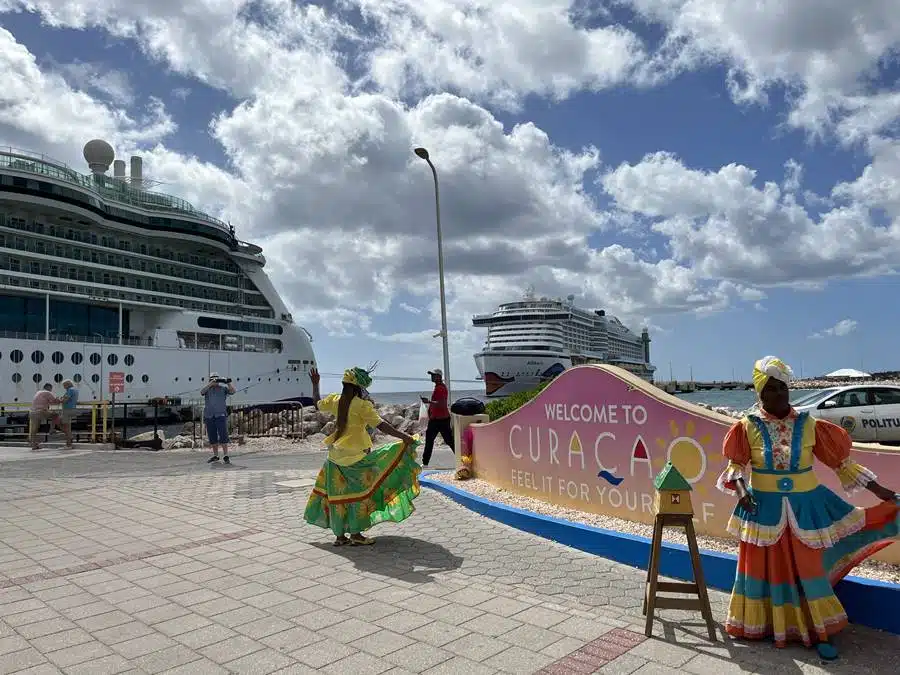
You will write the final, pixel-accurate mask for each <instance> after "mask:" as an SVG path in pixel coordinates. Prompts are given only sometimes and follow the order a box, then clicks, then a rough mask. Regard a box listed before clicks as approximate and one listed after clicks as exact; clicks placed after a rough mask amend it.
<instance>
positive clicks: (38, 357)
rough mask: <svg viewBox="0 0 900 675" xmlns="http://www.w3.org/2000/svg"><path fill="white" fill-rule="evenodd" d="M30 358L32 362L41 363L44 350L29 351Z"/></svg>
mask: <svg viewBox="0 0 900 675" xmlns="http://www.w3.org/2000/svg"><path fill="white" fill-rule="evenodd" d="M31 360H32V362H33V363H43V361H44V352H41V351H33V352H31Z"/></svg>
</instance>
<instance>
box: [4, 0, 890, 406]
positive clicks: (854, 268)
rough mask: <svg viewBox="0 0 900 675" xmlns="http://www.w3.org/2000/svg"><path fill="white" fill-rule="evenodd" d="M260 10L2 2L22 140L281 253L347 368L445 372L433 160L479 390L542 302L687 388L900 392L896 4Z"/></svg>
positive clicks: (300, 311) (455, 336) (307, 313)
mask: <svg viewBox="0 0 900 675" xmlns="http://www.w3.org/2000/svg"><path fill="white" fill-rule="evenodd" d="M234 4H235V5H238V7H237V10H238V11H237V13H236V14H235V15H231V14H230V12H232V11H234V8H233V7H228V8H225V7H220V6H219V4H218V3H199V4H197V6H196V7H194V9H193V10H192V11H191V12H187V11H186V10H179V9H177V8H167V7H166V6H158V5H156V4H154V3H149V2H140V1H137V2H128V3H126V2H124V0H121V1H119V0H111V1H110V2H109V3H106V4H105V5H104V6H100V7H95V6H94V5H93V4H89V3H79V2H63V1H51V0H43V1H40V2H34V3H30V7H31V8H32V9H33V10H34V11H30V12H21V11H17V10H21V6H20V3H17V2H12V0H0V10H3V9H7V10H14V11H11V12H6V13H2V14H0V27H2V29H0V47H2V54H0V58H3V59H4V60H5V63H3V64H0V72H5V73H7V74H6V75H5V76H4V77H11V75H10V73H12V72H15V73H18V75H17V76H16V77H15V79H14V80H11V82H10V83H8V84H10V86H7V87H5V91H6V93H5V94H4V93H2V92H0V143H2V144H11V145H16V146H22V145H25V146H26V147H28V148H29V149H33V150H38V151H42V152H47V153H48V154H52V155H54V156H57V157H60V158H61V159H64V160H65V161H68V162H69V163H71V164H72V165H73V166H76V167H78V168H79V169H81V170H86V167H84V166H83V160H82V159H81V158H80V149H81V145H82V144H83V143H84V142H86V141H87V140H88V139H89V138H92V137H95V136H103V137H105V138H107V140H109V141H110V142H111V143H113V145H114V146H115V147H116V148H117V151H118V152H119V153H120V154H121V155H123V156H126V155H127V154H131V153H132V152H140V154H142V155H143V156H144V157H145V163H146V165H147V170H148V173H150V174H151V175H152V177H153V178H156V179H158V180H160V181H162V185H161V186H160V188H159V189H161V190H163V191H168V192H173V193H176V194H179V195H181V196H184V197H185V198H187V199H189V200H191V201H192V202H194V203H195V204H196V205H197V206H199V207H201V208H204V209H208V210H210V211H212V212H215V213H216V214H217V215H220V216H225V217H227V218H228V219H229V220H230V221H231V222H233V223H234V224H235V226H236V227H237V230H238V234H239V236H241V237H243V238H247V239H252V240H253V241H256V242H258V243H260V244H261V245H262V246H264V248H265V251H266V255H267V258H268V259H269V274H270V276H271V277H272V278H273V281H274V283H275V284H276V286H277V287H278V288H279V290H280V291H281V293H282V295H283V296H284V297H285V299H286V300H287V301H288V303H289V304H290V305H291V307H292V309H293V310H294V314H295V316H296V317H298V318H299V319H300V320H302V321H303V322H304V325H306V326H307V328H308V329H309V330H310V331H311V332H312V333H313V335H314V336H315V338H316V340H315V348H316V353H317V357H318V360H319V362H320V364H322V367H323V370H326V371H327V372H339V371H340V370H341V369H343V367H345V366H346V365H349V364H350V363H351V362H355V361H357V360H360V359H361V360H362V361H366V362H371V361H374V360H376V359H377V360H379V361H380V362H381V366H380V367H379V371H380V372H381V373H382V374H383V375H392V376H398V377H399V376H403V377H417V376H419V375H420V374H421V373H422V371H423V370H425V369H426V368H428V367H433V366H435V365H440V361H441V356H440V341H439V340H438V339H434V338H433V337H431V336H432V335H433V333H435V332H436V331H437V329H438V328H439V313H438V305H437V280H436V271H437V270H436V267H437V266H436V259H435V255H436V247H435V241H434V229H433V228H434V224H433V210H432V209H433V202H432V201H431V200H432V199H433V193H432V191H431V190H432V188H431V184H430V175H429V174H428V171H427V167H425V166H424V165H423V164H421V163H420V162H418V161H417V160H415V158H414V157H412V155H411V153H410V150H411V148H412V147H413V146H415V145H419V144H424V145H426V146H428V147H429V149H430V150H431V152H432V155H433V158H434V160H435V162H436V164H437V166H438V170H439V172H440V175H441V181H442V182H441V187H442V191H441V196H442V206H443V211H442V213H443V216H444V235H445V256H446V265H447V273H448V300H449V307H450V314H451V350H452V361H451V365H452V369H451V370H452V372H453V374H454V379H456V378H459V379H460V380H472V379H473V378H474V376H475V374H476V370H475V367H474V362H473V360H472V354H473V353H474V352H475V351H476V350H477V348H478V347H479V345H480V342H481V340H483V337H484V335H483V333H482V332H480V331H475V330H473V329H472V328H471V325H470V324H471V315H472V314H473V313H476V312H484V311H490V310H491V309H493V308H494V307H495V306H496V304H498V303H499V302H503V301H508V300H513V299H517V298H518V297H519V296H520V295H521V294H522V292H523V291H524V289H525V287H526V286H528V285H529V284H534V286H535V288H536V290H537V292H538V293H539V294H547V295H551V296H565V295H567V294H568V293H574V294H576V297H577V300H576V302H577V303H578V304H580V305H583V306H588V307H597V308H600V307H603V308H606V309H607V310H608V311H610V312H612V313H615V314H618V315H620V316H621V317H622V318H623V320H625V321H626V323H628V324H629V325H631V326H632V327H633V328H634V329H635V330H636V331H639V330H640V328H641V326H643V325H649V326H650V330H651V337H652V338H653V347H652V348H653V352H652V353H653V360H654V363H655V364H656V366H657V367H658V369H659V373H660V375H661V376H662V377H667V376H668V372H669V363H671V364H672V370H673V371H674V373H675V375H676V377H681V378H685V377H687V376H688V374H689V372H691V370H692V371H693V375H694V377H695V378H698V379H713V378H715V379H721V378H730V377H731V376H732V372H734V373H735V375H736V376H737V377H747V376H748V372H749V370H750V368H751V366H752V362H753V360H754V359H755V358H758V357H759V356H762V355H765V354H768V353H775V354H779V355H782V356H783V357H784V358H785V359H787V360H788V361H789V362H792V363H793V364H794V366H795V370H797V371H798V372H799V371H800V370H801V368H802V370H803V372H804V374H806V375H812V374H820V373H823V372H827V371H829V370H832V369H836V368H839V367H856V368H859V367H863V368H864V369H866V370H887V369H900V360H898V358H897V357H896V355H895V344H896V338H895V335H896V332H897V330H898V329H900V321H898V319H897V318H896V312H892V311H889V307H891V306H892V305H894V304H896V300H895V299H894V298H895V297H896V295H897V289H898V284H900V281H898V279H897V277H896V276H894V275H895V273H896V270H897V267H898V264H900V263H897V262H896V261H900V224H898V218H900V161H898V159H897V157H898V150H900V140H898V134H897V130H898V125H897V121H898V119H900V91H898V87H897V82H898V78H900V66H898V65H897V63H896V61H895V60H894V61H892V60H891V59H890V58H889V56H890V54H891V53H895V52H893V51H892V50H895V49H896V48H897V47H898V46H900V20H898V19H897V18H896V16H895V14H896V12H893V10H892V9H891V3H889V2H887V1H886V0H885V2H883V3H878V2H873V3H869V4H868V5H867V8H866V9H864V10H853V11H856V12H857V14H856V15H854V16H855V19H854V20H855V21H856V23H855V24H853V25H854V26H856V28H853V27H852V26H851V22H850V20H849V18H850V16H851V14H850V13H851V10H852V8H851V7H850V5H849V4H848V5H847V6H846V7H842V6H834V7H819V8H807V7H805V5H803V4H798V5H797V6H796V7H787V8H782V11H781V12H780V13H779V14H778V16H769V14H770V13H767V11H765V10H766V8H765V3H762V4H761V5H759V6H756V7H755V8H753V7H749V6H748V7H742V8H737V9H735V8H734V7H733V6H732V4H731V3H727V2H725V1H724V0H677V1H675V2H671V1H665V2H664V1H663V0H630V1H629V0H623V1H622V2H617V3H609V6H608V7H612V8H613V9H612V10H610V11H609V12H607V13H603V12H599V11H595V12H593V13H592V18H591V19H590V20H589V21H587V22H581V21H576V19H575V18H573V16H574V14H577V13H576V12H574V11H573V7H572V3H568V2H564V1H562V0H547V1H546V2H539V1H538V0H519V1H517V2H510V3H505V4H504V5H503V6H495V5H494V3H485V2H477V1H475V0H422V1H421V2H416V3H413V2H406V0H391V1H387V0H385V1H380V0H346V2H341V3H325V4H323V5H321V6H320V7H316V6H314V5H303V6H297V7H292V6H291V5H290V4H289V3H283V2H279V1H276V0H268V1H262V2H254V3H246V4H245V5H244V6H240V3H234ZM584 6H588V5H585V4H584V3H578V7H584ZM590 6H592V7H593V8H594V9H597V8H598V7H601V6H603V4H602V3H593V4H592V5H590ZM451 7H452V8H454V9H455V10H456V13H453V12H452V11H449V9H448V8H451ZM86 8H87V9H86ZM476 9H477V10H479V11H474V10H476ZM513 9H514V10H515V11H512V10H513ZM860 13H861V14H860ZM363 16H365V17H366V20H365V21H363V20H362V19H361V17H363ZM818 23H820V24H821V30H819V31H817V30H813V29H814V28H815V26H816V25H817V24H818ZM4 31H5V32H6V35H5V36H4V35H3V32H4ZM823 63H825V64H827V65H824V66H823V65H822V64H823ZM23 64H25V65H27V66H28V67H27V68H26V67H25V65H23ZM735 83H740V86H735ZM4 96H5V97H6V98H4ZM13 97H15V98H13ZM829 329H831V330H829ZM470 386H475V385H474V384H467V383H462V382H461V383H460V385H459V388H469V387H470ZM376 388H378V387H376ZM380 388H382V389H397V390H404V389H413V388H416V386H415V384H414V383H412V384H411V383H407V382H387V381H383V382H382V384H381V387H380Z"/></svg>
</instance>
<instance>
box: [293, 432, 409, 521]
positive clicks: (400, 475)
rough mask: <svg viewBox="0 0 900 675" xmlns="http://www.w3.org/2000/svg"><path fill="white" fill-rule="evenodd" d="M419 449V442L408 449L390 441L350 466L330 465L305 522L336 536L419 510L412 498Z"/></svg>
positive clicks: (324, 470) (320, 479) (314, 493)
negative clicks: (417, 450) (416, 508)
mask: <svg viewBox="0 0 900 675" xmlns="http://www.w3.org/2000/svg"><path fill="white" fill-rule="evenodd" d="M418 445H419V443H418V441H417V442H415V443H413V444H412V445H409V446H407V447H405V448H404V446H403V443H401V442H400V441H397V442H395V443H389V444H387V445H383V446H381V447H380V448H378V449H377V450H373V451H372V452H370V453H369V454H368V455H366V456H365V458H363V459H361V460H359V461H358V462H357V463H356V464H353V465H351V466H340V465H338V464H334V463H333V462H331V461H326V462H325V465H324V466H323V467H322V470H321V471H319V476H318V477H317V478H316V485H315V487H314V488H313V491H312V494H311V495H310V496H309V501H308V502H307V504H306V512H305V513H304V514H303V518H304V520H306V522H307V523H309V524H310V525H315V526H317V527H321V528H324V529H326V530H331V531H332V532H334V534H335V536H338V537H341V536H343V535H345V534H355V533H357V532H365V531H366V530H368V529H369V528H371V527H373V526H374V525H377V524H378V523H383V522H394V523H399V522H402V521H404V520H406V519H407V518H409V516H410V515H411V514H412V512H413V511H415V506H413V499H415V498H416V497H418V496H419V491H420V487H419V473H420V472H421V471H422V467H421V466H420V465H419V463H418V462H417V461H416V448H417V447H418Z"/></svg>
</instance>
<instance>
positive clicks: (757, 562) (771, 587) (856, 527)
mask: <svg viewBox="0 0 900 675" xmlns="http://www.w3.org/2000/svg"><path fill="white" fill-rule="evenodd" d="M851 447H852V441H851V440H850V436H849V435H848V434H847V432H846V431H845V430H844V429H842V428H841V427H839V426H837V425H836V424H832V423H831V422H826V421H824V420H816V419H813V418H811V417H809V416H808V415H807V414H806V413H802V414H798V413H797V412H796V411H795V410H793V409H792V410H791V413H790V414H789V415H788V416H787V417H786V418H784V419H778V418H776V417H773V416H771V415H768V414H767V413H765V412H764V411H763V412H761V413H760V414H759V415H748V416H747V417H745V418H743V419H742V420H741V421H740V422H737V423H736V424H735V425H734V426H732V427H731V429H730V430H729V431H728V434H727V435H726V437H725V443H724V448H723V452H724V454H725V457H727V458H728V460H729V463H728V466H727V467H726V469H725V471H724V472H723V473H722V475H721V476H719V480H718V487H719V489H720V490H722V491H723V492H725V493H727V494H730V495H736V494H737V493H736V486H735V481H736V480H737V479H738V478H744V479H745V481H746V482H747V484H748V487H749V489H750V491H751V493H752V494H753V496H754V498H755V499H756V502H757V511H756V513H750V512H749V511H747V510H746V509H745V508H744V507H743V506H741V505H740V504H738V506H737V507H736V508H735V510H734V513H733V515H732V516H731V519H730V520H729V522H728V532H729V533H731V534H732V535H734V536H735V537H737V538H738V539H740V544H739V546H740V549H739V553H738V568H737V576H736V578H735V582H734V589H733V590H732V593H731V604H730V606H729V609H728V619H727V620H726V623H725V630H726V631H727V632H728V634H729V635H731V636H733V637H739V638H748V639H764V638H768V637H774V639H775V644H776V645H777V646H779V647H783V646H785V645H786V644H787V643H788V642H789V641H796V642H802V643H803V644H805V645H807V646H812V645H813V644H815V643H817V642H824V641H827V640H828V638H829V636H831V635H834V634H835V633H837V632H839V631H840V630H841V629H843V628H844V626H846V625H847V613H846V612H845V611H844V607H843V605H841V602H840V600H838V598H837V596H836V595H835V594H834V584H836V583H837V582H838V581H840V580H841V579H842V578H843V577H844V576H846V575H847V573H848V572H850V570H852V569H853V568H854V567H855V566H856V565H858V564H859V563H860V562H862V561H863V560H865V559H866V558H867V557H869V556H871V555H872V554H873V553H876V552H877V551H880V550H881V549H883V548H885V547H887V546H889V545H890V544H891V543H892V539H894V538H895V537H897V536H898V534H900V507H898V506H897V504H895V503H894V502H882V503H881V504H878V505H877V506H873V507H871V508H868V509H863V508H860V507H856V506H853V505H851V504H848V503H847V502H846V501H844V500H843V499H841V498H840V497H839V496H838V495H836V494H835V493H834V492H832V491H831V490H829V489H828V488H827V487H825V486H824V485H820V484H819V481H818V479H817V478H816V474H815V473H814V471H813V461H814V459H818V460H819V461H821V462H822V463H823V464H825V465H826V466H828V467H829V468H830V469H832V470H834V471H835V472H836V473H837V475H838V477H839V478H840V480H841V485H842V486H843V488H844V490H845V491H847V493H848V494H850V493H853V492H855V491H856V490H859V489H862V488H865V487H866V486H867V485H868V484H869V481H872V480H876V477H875V475H874V474H873V473H872V472H870V471H869V470H868V469H866V468H865V467H863V466H860V465H859V464H857V463H856V462H854V461H853V460H852V459H851V458H850V449H851ZM748 465H749V467H750V473H749V475H748V474H747V466H748ZM748 479H749V480H748Z"/></svg>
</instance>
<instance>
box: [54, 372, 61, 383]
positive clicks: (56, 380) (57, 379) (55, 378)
mask: <svg viewBox="0 0 900 675" xmlns="http://www.w3.org/2000/svg"><path fill="white" fill-rule="evenodd" d="M53 381H54V382H56V384H59V383H60V382H62V381H63V376H62V373H57V374H56V375H54V376H53Z"/></svg>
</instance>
